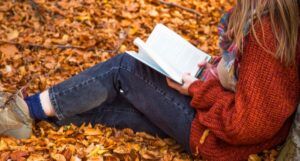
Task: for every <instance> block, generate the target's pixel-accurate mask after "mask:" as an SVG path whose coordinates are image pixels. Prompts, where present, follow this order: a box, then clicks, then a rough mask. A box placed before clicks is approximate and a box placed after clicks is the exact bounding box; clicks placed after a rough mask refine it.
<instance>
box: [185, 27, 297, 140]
mask: <svg viewBox="0 0 300 161" xmlns="http://www.w3.org/2000/svg"><path fill="white" fill-rule="evenodd" d="M262 31H264V35H265V37H264V42H267V43H266V44H267V45H265V44H263V46H267V47H268V48H269V49H270V50H271V51H275V49H276V42H275V36H274V34H273V32H271V31H272V29H271V26H270V25H264V27H263V28H262V29H261V30H260V29H257V32H256V34H257V36H258V38H259V39H260V38H262V37H263V36H262V35H263V33H262ZM298 83H299V78H298V76H297V70H296V69H295V67H293V66H291V67H286V66H284V65H283V64H282V63H281V62H280V61H279V60H278V59H276V58H275V57H274V56H273V55H272V54H270V53H269V52H268V51H266V50H265V49H263V48H262V47H261V45H260V44H259V43H258V42H257V41H256V40H255V37H254V36H253V35H252V34H251V33H250V35H249V36H248V41H247V45H246V47H245V49H244V52H243V55H242V59H241V62H240V69H239V80H238V83H237V87H236V92H235V93H233V92H230V91H226V90H225V89H224V88H223V87H222V85H221V84H220V82H219V81H218V80H216V79H214V80H209V81H207V82H202V81H196V82H194V83H193V84H192V85H191V86H190V88H189V93H190V95H191V96H192V101H191V106H192V107H194V108H195V109H196V111H197V112H198V115H197V118H195V119H198V121H199V122H200V124H202V125H204V126H205V127H207V128H208V129H209V130H210V131H211V132H212V133H213V134H214V135H215V136H216V137H218V138H220V139H221V140H223V141H226V142H228V143H230V144H235V145H243V144H244V145H245V144H256V143H261V142H262V141H265V140H267V139H270V138H272V137H273V136H274V135H275V134H276V133H277V132H278V131H279V130H280V128H281V127H282V126H283V124H284V123H285V121H286V120H287V119H288V118H289V117H290V116H291V115H292V114H293V112H294V111H295V108H296V106H297V103H298V101H299V85H298Z"/></svg>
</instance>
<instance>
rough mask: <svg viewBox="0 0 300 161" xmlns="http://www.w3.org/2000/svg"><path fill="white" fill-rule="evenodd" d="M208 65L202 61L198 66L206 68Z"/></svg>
mask: <svg viewBox="0 0 300 161" xmlns="http://www.w3.org/2000/svg"><path fill="white" fill-rule="evenodd" d="M206 64H207V61H202V62H200V63H199V64H198V66H199V67H205V66H206Z"/></svg>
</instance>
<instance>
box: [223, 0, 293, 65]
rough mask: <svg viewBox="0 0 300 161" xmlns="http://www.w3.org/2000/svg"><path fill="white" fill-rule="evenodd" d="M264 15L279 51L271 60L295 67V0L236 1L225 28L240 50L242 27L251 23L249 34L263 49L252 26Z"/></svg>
mask: <svg viewBox="0 0 300 161" xmlns="http://www.w3.org/2000/svg"><path fill="white" fill-rule="evenodd" d="M264 15H268V16H269V17H270V19H271V23H272V29H273V32H274V33H275V37H276V40H277V45H278V47H277V51H276V53H274V56H275V57H276V58H278V59H280V60H281V61H282V62H284V63H285V64H286V65H289V64H291V63H295V57H296V48H297V41H298V27H299V1H298V0H237V2H236V7H235V8H234V10H233V13H232V15H231V16H230V20H229V24H228V31H231V32H232V39H233V41H234V42H235V43H236V44H237V45H238V47H239V49H240V50H242V47H243V41H242V39H243V37H244V36H245V35H244V33H243V29H244V25H245V24H246V23H247V21H249V20H250V21H251V22H252V25H251V31H252V33H254V36H255V37H256V41H257V42H258V43H259V44H260V45H262V43H261V40H259V39H258V38H257V36H256V34H255V29H254V22H259V23H260V24H262V21H261V18H262V16H264Z"/></svg>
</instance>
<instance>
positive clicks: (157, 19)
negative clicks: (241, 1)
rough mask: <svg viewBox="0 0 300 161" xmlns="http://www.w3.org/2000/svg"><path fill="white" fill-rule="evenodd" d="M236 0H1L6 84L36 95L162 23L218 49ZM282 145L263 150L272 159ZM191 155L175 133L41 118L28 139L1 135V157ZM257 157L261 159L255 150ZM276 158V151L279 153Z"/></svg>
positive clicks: (1, 74)
mask: <svg viewBox="0 0 300 161" xmlns="http://www.w3.org/2000/svg"><path fill="white" fill-rule="evenodd" d="M232 5H233V0H168V1H167V0H165V1H162V0H59V1H55V0H24V1H21V0H6V1H1V0H0V60H1V61H0V62H1V63H0V82H1V83H0V91H8V92H16V90H18V89H25V91H26V92H27V93H28V94H29V95H30V94H32V93H35V92H39V91H42V90H44V89H46V88H47V87H49V86H51V85H54V84H56V83H59V82H61V81H63V80H65V79H67V78H69V77H71V76H72V75H74V74H77V73H79V72H81V71H83V70H84V69H86V68H89V67H91V66H93V65H95V64H97V63H100V62H102V61H105V60H107V59H109V58H111V57H112V56H114V55H116V54H119V53H122V52H124V51H125V50H134V49H135V47H134V45H133V43H132V42H133V39H134V38H135V37H141V38H142V39H144V40H145V39H146V38H147V37H148V35H149V34H150V32H151V31H152V29H153V27H154V26H155V24H156V23H163V24H165V25H167V26H168V27H170V28H171V29H173V30H174V31H176V32H177V33H179V34H180V35H182V36H183V37H184V38H186V39H187V40H189V41H190V42H191V43H193V44H194V45H195V46H197V47H198V48H200V49H202V50H203V51H205V52H207V53H210V54H212V55H217V54H219V49H218V44H217V43H218V36H217V24H218V22H219V19H220V17H221V15H222V14H223V13H224V12H225V11H227V10H228V9H230V8H231V7H232ZM275 155H276V151H274V150H273V151H266V152H265V153H263V155H262V158H265V159H266V160H272V158H273V157H274V156H275ZM9 158H10V159H12V160H26V159H28V160H35V161H37V160H59V161H63V160H73V161H75V160H103V159H104V160H136V161H137V160H192V157H191V156H189V155H187V154H185V153H184V152H183V151H182V150H181V148H180V146H179V145H177V144H176V143H175V142H174V141H173V140H171V139H160V138H157V137H154V136H150V135H148V134H145V133H134V132H133V131H132V130H131V129H124V130H116V129H114V128H109V127H105V126H102V125H96V126H95V127H92V126H91V125H88V126H81V127H76V126H74V125H68V126H64V127H55V126H53V125H50V124H48V123H46V122H40V123H38V124H37V125H36V127H35V130H34V135H33V136H32V137H31V138H30V139H27V140H16V139H13V138H8V137H1V138H0V160H1V161H2V160H7V159H9ZM252 159H254V160H259V159H261V158H260V157H258V156H257V155H254V156H252ZM273 159H274V158H273Z"/></svg>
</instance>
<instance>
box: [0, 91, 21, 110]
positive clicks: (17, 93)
mask: <svg viewBox="0 0 300 161" xmlns="http://www.w3.org/2000/svg"><path fill="white" fill-rule="evenodd" d="M23 93H25V89H24V88H22V89H20V90H17V92H16V93H14V94H12V95H10V96H9V97H8V98H7V100H6V101H5V102H4V104H3V105H2V106H0V109H5V107H6V106H7V105H8V103H9V102H10V101H12V100H13V98H14V96H15V95H19V96H20V97H21V98H24V96H23Z"/></svg>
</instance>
